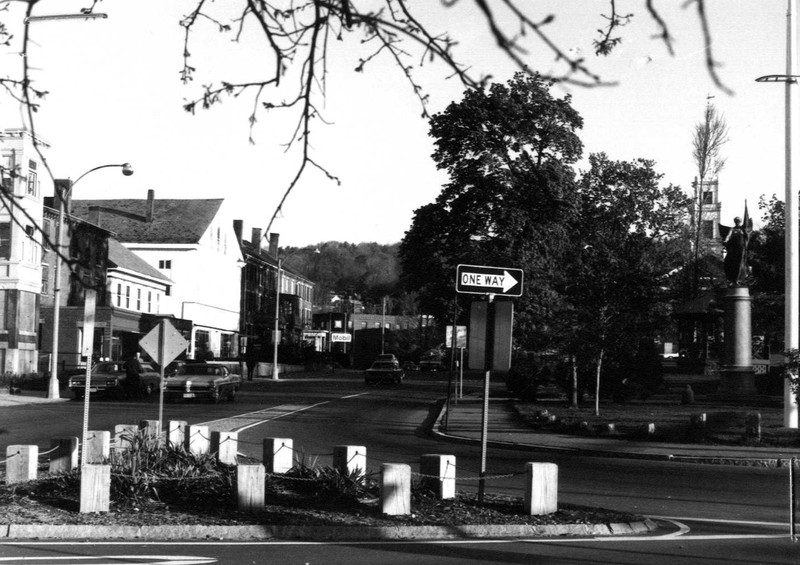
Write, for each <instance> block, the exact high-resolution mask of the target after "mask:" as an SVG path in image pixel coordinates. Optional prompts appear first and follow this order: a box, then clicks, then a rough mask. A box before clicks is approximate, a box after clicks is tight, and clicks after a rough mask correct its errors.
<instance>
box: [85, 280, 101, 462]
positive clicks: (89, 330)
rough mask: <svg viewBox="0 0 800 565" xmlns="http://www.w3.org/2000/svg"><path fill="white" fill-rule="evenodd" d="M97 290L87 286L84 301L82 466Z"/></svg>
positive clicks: (86, 439)
mask: <svg viewBox="0 0 800 565" xmlns="http://www.w3.org/2000/svg"><path fill="white" fill-rule="evenodd" d="M96 305H97V291H95V289H94V288H91V287H87V288H86V290H85V294H84V302H83V344H82V347H81V357H82V358H84V359H85V360H86V382H85V383H84V389H83V429H82V430H81V468H83V466H84V465H86V453H87V452H88V449H89V437H88V436H89V396H90V391H91V388H92V349H93V348H94V316H95V309H96V308H95V306H96Z"/></svg>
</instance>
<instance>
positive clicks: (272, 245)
mask: <svg viewBox="0 0 800 565" xmlns="http://www.w3.org/2000/svg"><path fill="white" fill-rule="evenodd" d="M280 236H281V234H279V233H271V234H269V255H270V257H272V258H273V259H276V260H277V259H278V238H279V237H280Z"/></svg>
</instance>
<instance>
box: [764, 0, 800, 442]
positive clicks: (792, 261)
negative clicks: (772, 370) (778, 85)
mask: <svg viewBox="0 0 800 565" xmlns="http://www.w3.org/2000/svg"><path fill="white" fill-rule="evenodd" d="M795 1H796V0H787V11H786V74H785V75H766V76H762V77H759V78H757V79H756V82H783V83H784V84H785V85H786V88H785V91H786V124H785V128H786V129H785V132H786V134H785V150H786V161H785V166H786V168H785V184H786V187H785V190H786V196H785V203H784V217H785V229H786V234H785V237H786V242H785V250H784V260H785V267H784V269H785V275H784V349H785V350H789V349H797V348H798V346H799V345H800V336H798V331H800V330H799V328H798V325H800V268H799V267H800V265H798V257H799V256H800V253H798V249H799V247H800V244H799V243H798V228H799V227H800V226H799V225H798V224H799V222H798V211H797V210H798V202H797V191H796V190H795V188H794V187H795V185H796V184H797V180H796V179H793V176H794V175H793V171H792V164H793V163H794V162H797V151H798V144H797V143H792V134H793V133H795V134H796V132H798V131H800V114H798V109H797V104H796V101H795V100H793V99H792V90H793V89H796V88H797V79H798V78H800V76H799V75H798V73H797V17H796V13H795V11H794V10H792V4H793V3H794V2H795ZM783 425H784V426H785V427H787V428H797V427H798V406H797V397H796V396H795V395H794V394H793V393H792V388H791V385H790V383H789V382H788V380H787V381H786V383H784V389H783Z"/></svg>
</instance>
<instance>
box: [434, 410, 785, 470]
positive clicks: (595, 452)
mask: <svg viewBox="0 0 800 565" xmlns="http://www.w3.org/2000/svg"><path fill="white" fill-rule="evenodd" d="M444 411H445V406H444V404H443V405H442V409H441V412H440V413H439V416H438V417H437V418H436V421H435V423H434V424H433V426H432V427H431V429H430V433H432V434H433V435H435V436H437V437H439V438H442V439H446V440H449V441H456V442H460V443H470V444H474V443H478V442H480V439H477V438H471V437H466V436H459V435H453V434H449V433H447V432H442V431H440V428H441V421H442V419H443V417H444ZM621 441H622V440H620V442H621ZM486 443H487V444H489V445H492V446H495V447H503V448H509V449H525V450H532V449H533V450H536V451H543V452H550V453H572V454H576V455H583V456H589V457H614V458H619V459H644V460H649V461H672V462H675V463H695V464H701V465H738V466H742V467H765V468H780V467H789V466H790V465H791V464H792V460H791V458H786V457H781V458H775V457H730V456H720V455H708V456H704V457H699V456H694V455H680V454H679V455H674V454H658V453H637V452H632V451H625V449H624V446H623V449H620V450H614V451H610V450H607V449H589V448H581V447H574V446H558V445H541V444H533V443H520V442H516V441H502V440H487V442H486Z"/></svg>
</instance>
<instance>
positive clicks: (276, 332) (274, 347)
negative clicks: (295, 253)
mask: <svg viewBox="0 0 800 565" xmlns="http://www.w3.org/2000/svg"><path fill="white" fill-rule="evenodd" d="M282 263H283V259H282V258H281V257H280V255H279V256H278V272H277V274H276V277H275V330H274V332H273V334H272V380H273V381H277V380H278V379H279V378H280V374H279V373H280V370H279V369H278V342H279V341H280V340H281V336H280V334H281V330H280V313H281V264H282Z"/></svg>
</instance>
